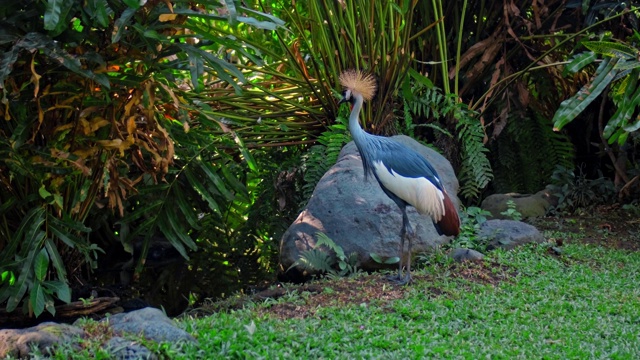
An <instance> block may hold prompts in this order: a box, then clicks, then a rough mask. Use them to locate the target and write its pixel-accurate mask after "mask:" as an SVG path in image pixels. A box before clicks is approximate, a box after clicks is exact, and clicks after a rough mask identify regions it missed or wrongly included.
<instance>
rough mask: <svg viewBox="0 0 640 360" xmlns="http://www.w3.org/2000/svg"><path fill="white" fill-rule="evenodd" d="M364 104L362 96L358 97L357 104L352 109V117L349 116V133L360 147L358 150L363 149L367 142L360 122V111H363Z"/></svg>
mask: <svg viewBox="0 0 640 360" xmlns="http://www.w3.org/2000/svg"><path fill="white" fill-rule="evenodd" d="M362 102H363V100H362V96H356V97H355V103H354V104H353V108H352V109H351V115H349V131H350V132H351V137H353V141H354V142H355V143H356V145H357V146H358V149H361V146H362V145H363V144H364V142H365V139H364V138H365V137H366V133H365V132H364V130H362V127H361V126H360V120H359V119H358V117H359V115H360V110H362Z"/></svg>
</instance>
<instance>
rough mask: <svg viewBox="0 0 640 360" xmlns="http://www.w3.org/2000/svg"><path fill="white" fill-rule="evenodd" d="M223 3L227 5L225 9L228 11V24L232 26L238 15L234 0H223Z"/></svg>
mask: <svg viewBox="0 0 640 360" xmlns="http://www.w3.org/2000/svg"><path fill="white" fill-rule="evenodd" d="M224 3H225V5H226V6H227V11H228V12H229V25H231V26H233V25H235V22H236V18H237V16H238V12H237V10H236V4H235V0H224Z"/></svg>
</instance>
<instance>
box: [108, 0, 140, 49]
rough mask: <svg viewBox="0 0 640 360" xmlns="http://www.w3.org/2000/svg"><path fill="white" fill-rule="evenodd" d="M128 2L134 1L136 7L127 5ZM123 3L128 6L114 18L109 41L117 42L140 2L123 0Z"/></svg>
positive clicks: (132, 1) (132, 0)
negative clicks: (116, 18)
mask: <svg viewBox="0 0 640 360" xmlns="http://www.w3.org/2000/svg"><path fill="white" fill-rule="evenodd" d="M130 2H131V3H136V7H133V6H131V5H129V3H130ZM125 3H126V4H127V5H128V6H129V7H128V8H127V9H126V10H125V11H123V12H122V15H120V17H119V18H118V20H116V21H115V23H114V25H113V32H112V34H111V42H112V43H117V42H118V41H120V38H121V37H122V33H123V31H124V30H125V28H126V27H127V25H129V21H130V20H131V18H132V17H133V15H135V13H136V10H137V9H138V7H139V6H140V3H139V1H138V0H129V1H125Z"/></svg>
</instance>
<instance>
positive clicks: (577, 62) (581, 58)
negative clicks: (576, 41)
mask: <svg viewBox="0 0 640 360" xmlns="http://www.w3.org/2000/svg"><path fill="white" fill-rule="evenodd" d="M596 58H597V55H596V53H594V52H593V51H586V52H583V53H580V54H578V55H576V56H574V58H573V60H571V62H570V63H569V64H568V65H567V66H565V68H564V71H563V72H562V74H563V75H565V76H566V75H568V74H575V73H577V72H578V71H580V70H582V69H583V68H584V67H585V66H587V65H589V64H591V63H593V62H594V61H595V60H596Z"/></svg>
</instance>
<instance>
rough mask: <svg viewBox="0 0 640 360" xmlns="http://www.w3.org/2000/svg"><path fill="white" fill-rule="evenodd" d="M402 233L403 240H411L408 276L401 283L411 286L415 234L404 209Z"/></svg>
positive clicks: (408, 252) (408, 253)
mask: <svg viewBox="0 0 640 360" xmlns="http://www.w3.org/2000/svg"><path fill="white" fill-rule="evenodd" d="M402 233H403V234H404V236H403V239H404V237H408V238H409V244H408V245H409V246H408V248H407V270H406V271H407V275H405V276H404V278H402V277H401V278H400V281H401V282H402V283H403V284H409V283H410V282H411V255H412V253H411V246H412V245H413V244H412V242H413V236H414V235H415V234H414V233H413V229H412V228H411V223H409V217H408V216H407V211H406V209H402ZM403 242H404V241H403Z"/></svg>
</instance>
